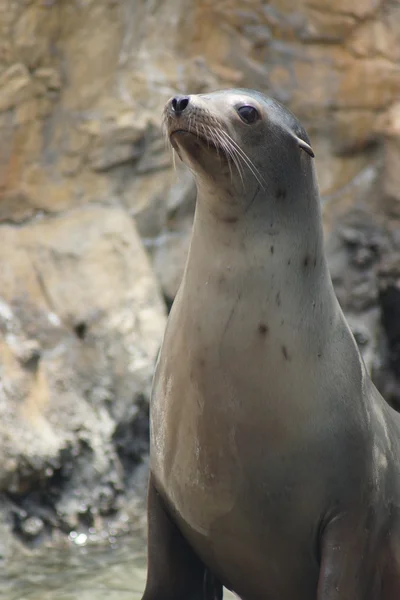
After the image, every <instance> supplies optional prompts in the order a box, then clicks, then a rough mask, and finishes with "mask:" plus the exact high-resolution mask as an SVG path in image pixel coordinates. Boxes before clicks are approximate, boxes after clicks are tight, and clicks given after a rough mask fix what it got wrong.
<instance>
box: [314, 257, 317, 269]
mask: <svg viewBox="0 0 400 600" xmlns="http://www.w3.org/2000/svg"><path fill="white" fill-rule="evenodd" d="M316 266H317V257H315V258H314V267H316Z"/></svg>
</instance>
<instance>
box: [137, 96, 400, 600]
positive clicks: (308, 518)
mask: <svg viewBox="0 0 400 600" xmlns="http://www.w3.org/2000/svg"><path fill="white" fill-rule="evenodd" d="M165 120H166V128H167V133H168V136H169V139H170V141H171V144H172V146H173V148H174V149H175V150H176V152H177V153H178V155H179V156H180V158H181V159H182V160H183V162H184V163H185V164H186V165H187V166H188V167H189V168H190V169H191V170H192V171H193V174H194V177H195V180H196V185H197V192H198V197H197V204H196V213H195V218H194V224H193V232H192V238H191V245H190V250H189V254H188V258H187V264H186V268H185V272H184V275H183V279H182V283H181V286H180V289H179V292H178V294H177V297H176V299H175V302H174V304H173V306H172V310H171V313H170V316H169V320H168V325H167V328H166V332H165V337H164V341H163V345H162V350H161V353H160V356H159V359H158V363H157V367H156V374H155V378H154V384H153V391H152V397H151V407H150V413H151V450H150V469H151V475H150V482H149V496H148V521H149V530H148V576H147V584H146V589H145V592H144V596H143V600H166V599H168V600H197V599H200V598H205V599H206V600H210V599H214V598H221V596H222V585H224V586H226V587H228V588H229V589H231V590H233V591H234V592H235V593H236V594H237V595H239V596H240V597H241V598H243V599H245V600H261V599H263V600H265V599H267V600H294V599H296V600H312V599H317V600H395V599H397V600H398V599H399V598H400V510H399V509H400V415H399V414H397V413H396V412H395V411H394V410H393V409H392V408H390V406H389V405H388V404H387V403H386V402H385V401H384V399H383V398H382V397H381V396H380V394H379V393H378V391H377V390H376V388H375V387H374V385H373V383H372V382H371V380H370V378H369V376H368V374H367V372H366V369H365V366H364V364H363V361H362V358H361V356H360V353H359V351H358V349H357V345H356V343H355V340H354V338H353V336H352V334H351V332H350V329H349V327H348V325H347V323H346V320H345V318H344V316H343V313H342V311H341V309H340V307H339V304H338V301H337V299H336V296H335V293H334V290H333V287H332V283H331V278H330V275H329V271H328V267H327V262H326V258H325V254H324V246H323V232H322V224H321V214H320V200H319V192H318V185H317V180H316V175H315V170H314V161H313V156H314V154H313V151H312V149H311V146H310V141H309V139H308V137H307V134H306V132H305V130H304V128H303V127H302V125H301V124H300V123H299V121H298V120H297V119H296V118H295V117H294V116H293V115H292V114H291V113H290V112H289V111H288V110H287V109H286V108H284V107H283V106H282V105H280V104H279V103H278V102H276V101H274V100H272V99H269V98H267V97H265V96H264V95H262V94H261V93H257V92H254V91H249V90H228V91H222V92H216V93H212V94H204V95H193V96H180V97H175V98H172V99H171V100H170V101H169V102H168V104H167V105H166V108H165Z"/></svg>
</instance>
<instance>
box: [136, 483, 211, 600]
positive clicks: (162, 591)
mask: <svg viewBox="0 0 400 600" xmlns="http://www.w3.org/2000/svg"><path fill="white" fill-rule="evenodd" d="M147 519H148V542H147V559H148V561H147V581H146V588H145V591H144V594H143V597H142V600H221V599H222V591H221V593H218V590H219V588H218V586H217V585H216V582H215V581H214V579H213V577H212V576H211V579H210V578H209V577H208V571H207V569H206V567H205V565H204V564H203V563H202V562H201V560H200V559H199V558H198V557H197V556H196V554H195V553H194V552H193V550H192V549H191V547H190V546H189V544H188V543H187V541H186V540H185V538H184V537H183V536H182V534H181V532H180V531H179V529H178V527H177V526H176V525H175V523H174V522H173V521H172V520H171V518H170V517H169V515H168V513H167V511H166V510H165V508H164V503H163V500H162V498H161V496H160V494H159V493H158V491H157V490H156V488H155V487H154V483H153V478H152V475H151V474H150V480H149V489H148V497H147ZM221 590H222V586H221Z"/></svg>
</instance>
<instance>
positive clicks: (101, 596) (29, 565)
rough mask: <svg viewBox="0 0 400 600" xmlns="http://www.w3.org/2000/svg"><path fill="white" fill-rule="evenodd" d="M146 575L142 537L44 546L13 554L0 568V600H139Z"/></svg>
mask: <svg viewBox="0 0 400 600" xmlns="http://www.w3.org/2000/svg"><path fill="white" fill-rule="evenodd" d="M145 581H146V555H145V544H144V541H143V540H141V539H139V538H135V539H129V538H120V539H119V540H118V542H117V546H115V547H113V548H111V547H107V548H104V547H98V548H96V547H91V548H88V547H85V548H79V547H71V548H64V549H62V550H59V549H48V548H47V549H46V550H43V551H40V552H39V553H35V554H34V555H32V556H29V555H28V556H20V557H18V558H14V559H12V560H11V561H10V562H9V563H8V564H6V565H5V567H3V568H2V569H1V571H0V598H1V599H2V600H78V599H79V600H106V599H107V600H140V598H141V596H142V592H143V589H144V586H145Z"/></svg>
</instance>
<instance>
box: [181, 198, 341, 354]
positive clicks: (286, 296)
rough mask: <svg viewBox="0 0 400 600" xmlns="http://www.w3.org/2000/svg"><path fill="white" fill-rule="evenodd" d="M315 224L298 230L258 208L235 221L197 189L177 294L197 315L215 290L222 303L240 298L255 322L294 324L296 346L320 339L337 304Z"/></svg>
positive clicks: (319, 230)
mask: <svg viewBox="0 0 400 600" xmlns="http://www.w3.org/2000/svg"><path fill="white" fill-rule="evenodd" d="M262 217H263V218H262ZM312 224H313V223H312V222H311V223H310V222H309V223H308V226H307V230H305V231H304V230H302V224H299V229H300V231H298V232H297V234H295V232H294V230H293V228H292V227H291V228H290V229H289V228H288V229H285V227H284V225H285V223H284V222H282V221H279V220H278V219H276V220H274V219H273V218H269V219H267V218H266V216H265V214H264V215H263V214H262V211H260V212H259V213H258V212H257V207H253V209H252V210H249V211H248V213H247V214H245V215H241V216H240V217H239V218H237V219H236V220H232V221H230V220H228V219H225V220H221V218H220V215H215V213H213V211H211V210H210V209H209V206H208V205H207V204H206V202H205V201H204V198H202V197H201V191H200V193H199V197H198V200H197V205H196V212H195V218H194V225H193V233H192V238H191V244H190V249H189V254H188V259H187V264H186V269H185V274H184V277H183V281H182V286H181V293H180V301H182V302H188V306H190V310H191V311H192V312H193V314H195V313H196V314H199V315H201V314H202V312H204V307H205V306H207V305H208V303H209V304H210V307H211V306H215V305H217V304H218V303H217V302H216V298H217V297H220V298H221V299H222V301H223V303H224V304H229V303H234V302H235V301H236V300H237V298H240V300H239V301H240V303H241V304H243V305H245V306H246V310H248V311H249V312H250V313H253V314H254V315H255V317H256V315H258V316H257V318H258V320H259V322H260V323H263V322H268V323H273V324H277V323H278V322H279V323H280V327H281V328H282V327H284V328H287V329H288V330H290V328H295V329H296V331H297V333H298V338H297V343H298V344H299V346H301V344H307V345H309V343H310V341H311V340H312V339H314V341H315V340H317V341H318V343H319V339H320V337H321V335H322V332H326V331H327V330H329V329H330V328H331V327H332V324H333V323H334V321H335V319H336V316H337V311H338V304H337V300H336V296H335V294H334V291H333V287H332V283H331V279H330V275H329V271H328V267H327V263H326V258H325V254H324V247H323V235H322V228H320V227H317V228H316V229H315V228H314V229H312V228H311V225H312ZM304 226H305V225H304ZM310 307H311V310H312V311H313V312H314V314H315V318H314V319H312V320H310V319H309V318H308V319H304V321H302V320H301V319H299V315H307V314H309V311H310ZM210 310H211V308H210ZM227 310H228V312H229V309H228V308H227ZM200 318H201V316H200ZM316 324H318V326H317V327H316V326H315V325H316ZM314 326H315V327H314ZM300 333H302V334H303V335H304V338H301V335H300ZM325 335H326V333H325Z"/></svg>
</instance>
